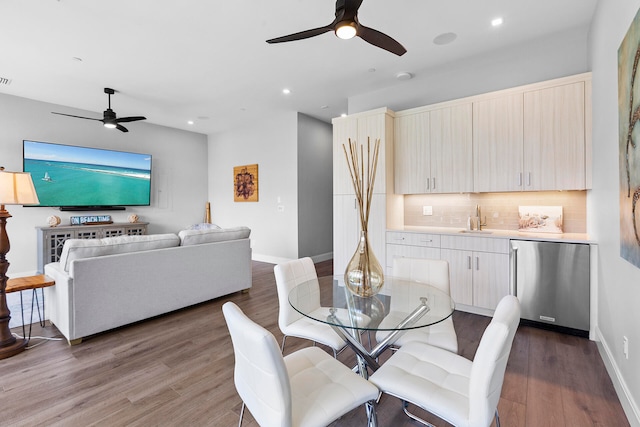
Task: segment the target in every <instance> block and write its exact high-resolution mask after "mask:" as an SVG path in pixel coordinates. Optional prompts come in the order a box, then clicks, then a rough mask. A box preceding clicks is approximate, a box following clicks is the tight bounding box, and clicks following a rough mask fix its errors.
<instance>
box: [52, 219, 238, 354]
mask: <svg viewBox="0 0 640 427" xmlns="http://www.w3.org/2000/svg"><path fill="white" fill-rule="evenodd" d="M250 233H251V230H250V229H249V228H247V227H236V228H227V229H218V230H215V229H212V230H183V231H181V232H180V233H179V234H177V235H176V234H156V235H146V236H118V237H109V238H105V239H92V240H82V239H69V240H67V241H66V242H65V243H64V247H63V250H62V254H61V256H60V260H59V261H58V262H54V263H50V264H47V265H45V268H44V272H45V274H47V275H48V276H50V277H52V278H53V279H54V280H55V282H56V284H55V286H51V287H48V288H45V290H44V292H45V300H46V305H45V308H46V315H47V317H48V318H49V320H50V321H51V322H52V323H53V324H54V325H55V326H56V327H57V328H58V330H60V332H61V333H62V334H63V335H64V336H65V338H66V339H67V340H68V341H69V343H70V344H77V343H79V342H81V341H82V338H85V337H88V336H90V335H94V334H97V333H99V332H104V331H107V330H109V329H113V328H117V327H119V326H123V325H127V324H130V323H133V322H137V321H140V320H144V319H148V318H150V317H153V316H157V315H160V314H164V313H168V312H170V311H173V310H177V309H180V308H184V307H187V306H190V305H194V304H197V303H200V302H204V301H208V300H211V299H214V298H218V297H221V296H223V295H228V294H230V293H233V292H237V291H242V290H245V289H249V288H251V245H250V240H249V235H250Z"/></svg>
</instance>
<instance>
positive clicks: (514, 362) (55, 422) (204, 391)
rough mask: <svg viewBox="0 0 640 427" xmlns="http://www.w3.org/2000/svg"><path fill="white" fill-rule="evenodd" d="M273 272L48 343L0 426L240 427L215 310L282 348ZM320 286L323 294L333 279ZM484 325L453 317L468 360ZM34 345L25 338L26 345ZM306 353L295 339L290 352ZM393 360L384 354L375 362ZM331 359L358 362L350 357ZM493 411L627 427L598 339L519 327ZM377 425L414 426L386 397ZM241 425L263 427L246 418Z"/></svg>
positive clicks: (261, 271)
mask: <svg viewBox="0 0 640 427" xmlns="http://www.w3.org/2000/svg"><path fill="white" fill-rule="evenodd" d="M273 267H274V266H273V264H267V263H260V262H253V287H252V289H251V290H250V291H249V292H248V293H241V292H238V293H234V294H232V295H228V296H225V297H222V298H218V299H215V300H213V301H209V302H206V303H203V304H199V305H196V306H193V307H189V308H187V309H184V310H179V311H177V312H174V313H169V314H166V315H163V316H158V317H156V318H153V319H149V320H146V321H143V322H139V323H136V324H133V325H129V326H126V327H122V328H118V329H116V330H113V331H109V332H106V333H103V334H99V335H96V336H93V337H90V338H87V339H85V340H84V341H83V342H82V343H81V344H79V345H76V346H69V345H68V344H67V343H66V341H48V342H44V343H43V344H41V345H37V346H35V347H32V348H30V349H29V350H27V351H25V352H23V353H21V354H18V355H16V356H14V357H12V358H9V359H4V360H2V361H0V371H1V372H2V374H1V375H0V401H1V402H2V414H1V415H2V418H0V427H5V426H7V427H8V426H10V427H15V426H18V427H22V426H24V427H27V426H28V427H33V426H47V427H49V426H64V427H76V426H78V427H85V426H108V427H114V426H116V427H117V426H127V427H130V426H141V427H142V426H144V427H147V426H150V425H153V426H169V427H173V426H186V425H190V426H191V425H193V426H224V427H226V426H235V425H237V422H238V416H239V414H240V407H241V404H242V401H241V400H240V397H239V396H238V394H237V392H236V390H235V386H234V384H233V367H234V355H233V348H232V346H231V339H230V337H229V334H228V331H227V328H226V323H225V321H224V317H223V315H222V309H221V308H222V304H224V303H225V302H226V301H234V302H235V303H236V304H238V305H239V306H240V307H241V308H242V309H243V310H244V311H245V313H246V314H247V315H248V316H249V317H250V318H252V319H253V320H254V321H256V322H257V323H259V324H261V325H262V326H264V327H265V328H267V329H268V330H270V331H271V332H272V333H273V334H274V336H275V338H276V340H277V341H278V342H279V343H280V342H281V340H282V333H281V332H280V330H279V328H278V298H277V290H276V285H275V278H274V275H273ZM316 269H317V271H318V274H319V276H325V275H331V274H333V267H332V261H331V260H330V261H325V262H322V263H318V264H316ZM321 283H322V284H323V285H322V286H330V284H331V280H328V281H326V280H323V281H321ZM327 284H328V285H327ZM326 290H327V289H325V291H326ZM490 320H491V319H490V318H488V317H483V316H477V315H473V314H469V313H463V312H455V313H454V315H453V322H454V325H455V328H456V333H457V334H458V346H459V350H460V351H459V352H460V354H461V355H462V356H463V357H466V358H468V359H473V357H474V355H475V352H476V350H477V347H478V343H479V341H480V338H481V336H482V333H483V332H484V329H485V328H486V326H487V325H488V324H489V322H490ZM14 332H16V333H22V328H16V329H14ZM56 334H57V330H56V329H55V327H52V326H48V327H46V328H44V329H42V328H40V327H39V326H38V325H37V324H34V331H33V335H40V336H42V335H48V336H54V335H56ZM365 341H366V337H365ZM38 342H41V341H40V340H35V339H34V340H32V342H31V343H30V347H31V346H33V345H34V344H37V343H38ZM309 345H311V343H310V342H309V341H307V340H303V339H297V338H291V337H290V338H288V339H287V345H286V348H285V354H289V353H291V352H294V351H296V350H298V349H300V348H303V347H306V346H309ZM326 350H327V351H329V350H328V349H326ZM390 355H391V352H390V351H387V352H385V353H384V354H383V355H382V356H381V357H380V360H381V361H382V362H383V363H384V361H385V360H386V359H387V358H388V357H390ZM338 359H339V360H340V361H342V362H343V363H345V365H347V366H353V365H354V364H355V356H354V354H353V351H351V350H350V349H347V350H345V351H343V352H342V353H341V354H340V355H339V357H338ZM412 410H413V411H414V412H415V413H416V414H417V415H418V416H420V417H423V418H424V419H426V420H428V421H430V422H432V423H433V424H434V425H435V426H437V427H446V426H448V424H447V423H445V422H444V421H442V420H439V419H438V418H437V417H435V416H433V415H431V414H428V413H426V412H424V411H422V410H421V409H419V408H412ZM499 410H500V416H501V421H502V425H503V426H509V427H514V426H515V427H520V426H522V427H525V426H526V427H531V426H536V427H537V426H546V425H582V426H584V425H593V426H614V425H615V426H625V425H629V424H628V421H627V420H626V418H625V415H624V412H623V410H622V407H621V405H620V403H619V401H618V399H617V397H616V394H615V390H614V389H613V385H612V383H611V380H610V378H609V377H608V375H607V373H606V370H605V369H604V364H603V363H602V360H601V359H600V356H599V353H598V351H597V347H596V345H595V343H593V342H590V341H589V340H587V339H584V338H577V337H569V336H566V335H562V334H557V333H554V332H549V331H543V330H540V329H535V328H531V327H523V326H521V327H520V328H519V329H518V332H517V334H516V338H515V340H514V345H513V349H512V352H511V355H510V358H509V363H508V365H507V372H506V374H505V381H504V385H503V388H502V397H501V399H500V403H499ZM365 420H366V416H365V412H364V409H363V408H357V409H355V410H353V411H351V412H349V413H348V414H345V415H344V416H343V417H341V418H340V419H338V420H336V421H334V422H333V423H332V424H331V427H350V426H362V425H364V424H365ZM378 420H379V425H380V426H381V427H385V426H394V427H415V426H416V425H417V424H416V423H415V422H412V421H411V420H409V418H407V417H406V416H405V415H404V413H403V412H402V406H401V403H400V401H399V400H398V399H396V398H393V397H391V396H383V397H382V399H381V400H380V404H379V405H378ZM243 427H258V424H257V423H256V422H255V420H254V419H253V417H252V416H251V413H250V412H248V411H245V416H244V422H243Z"/></svg>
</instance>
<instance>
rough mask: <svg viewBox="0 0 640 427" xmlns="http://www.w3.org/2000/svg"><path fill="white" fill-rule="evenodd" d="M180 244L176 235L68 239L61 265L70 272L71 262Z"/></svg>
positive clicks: (61, 255)
mask: <svg viewBox="0 0 640 427" xmlns="http://www.w3.org/2000/svg"><path fill="white" fill-rule="evenodd" d="M179 244H180V238H179V237H178V236H176V235H175V234H149V235H143V236H116V237H106V238H104V239H68V240H67V241H65V242H64V246H63V247H62V253H61V254H60V265H61V266H62V268H63V269H64V271H66V272H68V271H69V267H70V265H71V261H73V260H74V259H80V258H91V257H97V256H103V255H115V254H123V253H127V252H138V251H149V250H152V249H162V248H172V247H175V246H178V245H179Z"/></svg>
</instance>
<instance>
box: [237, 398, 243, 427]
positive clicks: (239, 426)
mask: <svg viewBox="0 0 640 427" xmlns="http://www.w3.org/2000/svg"><path fill="white" fill-rule="evenodd" d="M243 416H244V402H242V408H240V419H239V420H238V427H242V417H243Z"/></svg>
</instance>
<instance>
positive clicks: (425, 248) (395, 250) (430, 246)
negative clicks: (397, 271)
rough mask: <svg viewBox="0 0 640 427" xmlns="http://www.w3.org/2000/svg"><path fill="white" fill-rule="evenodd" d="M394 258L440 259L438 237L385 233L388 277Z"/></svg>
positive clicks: (437, 235)
mask: <svg viewBox="0 0 640 427" xmlns="http://www.w3.org/2000/svg"><path fill="white" fill-rule="evenodd" d="M395 258H425V259H440V235H439V234H428V233H414V232H404V231H387V258H386V274H388V275H390V276H393V260H394V259H395Z"/></svg>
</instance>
